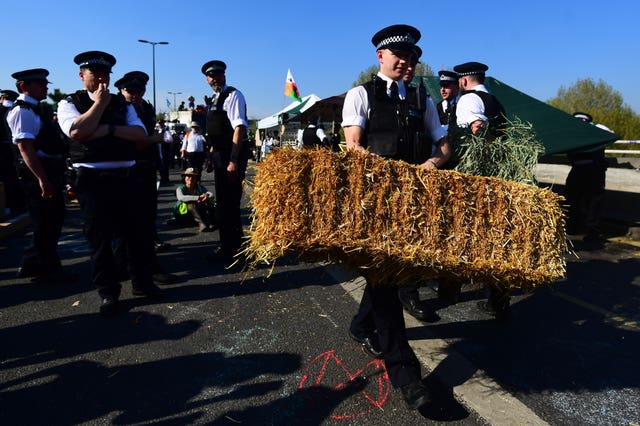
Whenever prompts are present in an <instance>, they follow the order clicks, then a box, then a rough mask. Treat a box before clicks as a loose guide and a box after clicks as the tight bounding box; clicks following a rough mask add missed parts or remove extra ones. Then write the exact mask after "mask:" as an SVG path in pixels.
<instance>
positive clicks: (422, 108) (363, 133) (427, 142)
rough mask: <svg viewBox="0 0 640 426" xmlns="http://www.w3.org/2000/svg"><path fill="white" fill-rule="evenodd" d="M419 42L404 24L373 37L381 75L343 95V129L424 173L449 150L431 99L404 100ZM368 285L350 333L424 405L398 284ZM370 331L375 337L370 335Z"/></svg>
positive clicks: (352, 142)
mask: <svg viewBox="0 0 640 426" xmlns="http://www.w3.org/2000/svg"><path fill="white" fill-rule="evenodd" d="M419 39H420V32H419V31H418V30H417V29H416V28H414V27H411V26H408V25H393V26H390V27H387V28H384V29H382V30H380V31H379V32H377V33H376V34H375V35H374V36H373V38H372V40H371V41H372V43H373V45H374V46H375V48H376V55H377V58H378V61H379V63H380V71H379V72H378V74H377V75H376V76H374V77H373V78H372V80H371V81H369V82H367V83H365V84H363V85H360V86H357V87H355V88H352V89H350V90H349V91H348V92H347V94H346V96H345V100H344V106H343V111H342V126H343V128H344V135H345V139H346V143H347V149H349V150H354V151H363V152H365V151H366V150H367V149H369V150H370V151H371V152H372V153H374V154H377V155H379V156H381V157H384V158H390V159H396V160H404V161H407V162H409V163H413V164H419V165H420V167H423V168H425V169H436V168H438V167H440V166H442V165H443V164H444V163H445V161H446V160H447V158H448V156H449V155H450V152H449V147H448V143H447V141H446V132H445V130H444V129H443V128H442V127H441V126H440V121H439V119H438V114H437V111H436V108H435V105H434V104H433V101H430V100H429V99H425V100H424V101H425V103H424V104H420V103H418V102H417V99H416V97H414V96H408V92H407V88H406V86H405V85H404V83H403V82H402V77H403V75H404V74H405V73H406V71H407V67H408V65H409V64H410V61H411V59H412V56H413V50H414V46H415V43H416V42H417V41H418V40H419ZM412 98H413V99H412ZM425 153H426V155H425ZM370 274H375V271H371V272H370ZM368 276H370V275H369V274H367V275H365V278H367V277H368ZM367 281H368V283H367V285H366V286H365V290H364V294H363V297H362V301H361V302H360V307H359V310H358V313H357V314H356V316H355V317H354V318H353V321H352V322H351V326H350V328H349V332H350V335H351V336H352V338H354V339H355V340H357V341H359V342H361V343H363V344H364V345H365V349H367V347H369V348H371V347H372V343H374V342H376V340H377V343H379V349H380V351H381V352H382V356H383V358H384V361H385V365H386V367H387V371H388V373H389V379H390V381H391V384H392V385H393V386H394V387H395V388H400V390H401V392H402V395H403V397H404V399H405V401H406V403H407V406H408V407H409V408H411V409H416V408H418V407H420V406H422V405H424V404H425V403H427V402H429V400H430V395H429V392H428V390H427V388H426V387H425V386H424V385H423V384H422V381H421V372H420V363H419V362H418V359H417V358H416V356H415V354H414V352H413V350H412V349H411V347H410V346H409V342H408V340H407V335H406V330H405V324H404V317H403V313H402V304H401V303H400V300H399V298H398V290H397V286H396V285H395V284H394V283H379V284H378V285H375V286H373V285H371V284H370V283H369V281H370V280H367ZM372 323H373V326H372ZM372 329H375V330H376V333H375V334H371V330H372Z"/></svg>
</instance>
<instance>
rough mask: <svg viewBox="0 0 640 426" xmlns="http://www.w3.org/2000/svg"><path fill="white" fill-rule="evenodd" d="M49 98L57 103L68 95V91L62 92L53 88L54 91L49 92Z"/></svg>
mask: <svg viewBox="0 0 640 426" xmlns="http://www.w3.org/2000/svg"><path fill="white" fill-rule="evenodd" d="M48 96H49V99H51V100H52V101H53V103H54V104H57V103H58V102H60V101H61V100H63V99H64V98H66V97H67V94H66V93H62V92H61V91H60V89H53V93H49V95H48Z"/></svg>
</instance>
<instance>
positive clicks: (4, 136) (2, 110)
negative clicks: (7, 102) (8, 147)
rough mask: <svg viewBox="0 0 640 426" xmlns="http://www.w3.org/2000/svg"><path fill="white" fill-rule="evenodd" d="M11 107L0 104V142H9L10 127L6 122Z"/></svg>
mask: <svg viewBox="0 0 640 426" xmlns="http://www.w3.org/2000/svg"><path fill="white" fill-rule="evenodd" d="M10 109H11V108H10V107H7V106H4V105H0V143H2V142H11V139H12V138H11V128H10V127H9V124H8V123H7V114H8V113H9V110H10Z"/></svg>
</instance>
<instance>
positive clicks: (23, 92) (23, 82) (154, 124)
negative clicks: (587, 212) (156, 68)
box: [0, 25, 592, 409]
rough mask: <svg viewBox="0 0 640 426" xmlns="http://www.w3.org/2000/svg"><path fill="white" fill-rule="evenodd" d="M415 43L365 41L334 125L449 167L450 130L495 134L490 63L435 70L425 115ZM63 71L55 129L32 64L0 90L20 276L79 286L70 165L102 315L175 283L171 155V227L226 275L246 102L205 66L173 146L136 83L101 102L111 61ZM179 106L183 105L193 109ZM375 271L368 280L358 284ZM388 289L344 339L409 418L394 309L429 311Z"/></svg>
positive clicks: (498, 119) (236, 226) (134, 78)
mask: <svg viewBox="0 0 640 426" xmlns="http://www.w3.org/2000/svg"><path fill="white" fill-rule="evenodd" d="M420 36H421V34H420V31H419V30H417V29H416V28H414V27H411V26H408V25H393V26H390V27H386V28H384V29H382V30H380V31H379V32H377V33H376V34H375V35H374V36H373V38H372V40H371V41H372V43H373V45H374V47H375V54H376V58H377V60H378V62H379V71H378V73H377V74H376V75H374V76H372V79H371V80H370V81H368V82H366V83H364V84H362V85H359V86H356V87H354V88H352V89H350V90H349V91H348V92H347V94H346V97H345V100H344V106H343V113H342V126H343V129H344V136H345V140H346V148H347V149H348V150H355V151H363V152H369V153H372V154H375V155H378V156H381V157H383V158H388V159H395V160H402V161H406V162H408V163H411V164H415V165H417V166H418V167H421V168H424V169H427V170H437V169H442V168H448V167H451V164H450V161H449V160H450V158H451V156H452V144H451V140H450V136H449V134H450V133H451V130H452V129H453V128H457V129H462V130H464V131H467V132H470V133H472V134H475V135H483V134H485V132H486V130H487V129H492V130H497V131H499V130H500V129H501V128H503V126H504V125H505V111H504V108H503V107H502V105H501V103H500V102H499V100H498V99H497V98H496V97H495V96H493V95H492V94H490V93H489V92H488V90H487V88H486V87H485V86H484V84H483V83H484V76H485V72H486V71H487V69H488V67H487V66H486V65H484V64H481V63H478V62H467V63H464V64H460V65H457V66H455V67H453V71H448V70H442V71H440V72H439V73H438V74H439V80H440V87H441V95H442V98H443V100H442V101H441V102H440V103H439V104H438V105H435V104H434V102H433V100H432V99H431V98H430V97H429V96H426V93H425V92H424V87H423V86H421V85H413V84H412V80H413V77H414V73H415V69H416V66H417V64H418V62H419V60H420V58H421V55H422V51H421V49H420V47H419V46H418V45H417V42H418V41H419V40H420ZM74 62H75V63H76V64H77V65H78V67H79V73H78V76H79V79H80V82H81V85H82V89H83V90H80V91H78V92H76V93H74V94H71V95H69V96H68V97H66V98H65V99H63V100H62V101H60V103H59V105H58V111H57V118H58V121H57V122H56V121H54V119H53V114H52V111H51V110H50V109H48V108H47V104H45V103H43V102H41V101H42V100H44V99H46V97H47V86H48V83H49V81H48V79H47V77H48V75H49V72H48V71H47V70H46V69H43V68H38V69H30V70H24V71H18V72H15V73H14V74H12V76H13V78H15V80H16V88H17V91H18V92H17V93H16V92H12V91H8V90H5V91H2V92H1V94H2V98H1V99H0V100H1V101H2V105H3V106H2V108H3V109H2V114H3V115H4V116H6V119H5V118H4V117H3V120H2V121H3V122H6V123H7V126H6V127H4V128H2V127H3V126H0V128H2V130H3V132H4V133H3V134H2V135H0V136H1V138H2V140H1V141H0V142H1V144H0V148H2V151H1V152H0V155H1V156H0V159H1V160H2V171H3V176H2V179H3V181H4V182H5V186H6V187H7V198H8V201H9V207H10V209H11V211H12V212H15V213H18V212H20V211H24V210H28V212H29V214H30V216H31V218H32V223H33V239H32V242H31V244H30V246H29V247H28V248H27V249H26V250H25V252H24V255H23V257H22V260H21V263H20V265H19V269H18V276H19V277H24V278H31V279H33V280H36V281H39V282H43V283H62V282H70V281H74V280H77V279H78V276H77V275H76V274H74V273H72V272H70V271H67V270H65V269H64V268H63V267H62V265H61V262H60V258H59V256H58V253H57V249H56V247H57V243H58V239H59V237H60V233H61V230H62V225H63V221H64V212H65V200H64V197H63V193H64V189H65V184H66V177H65V176H66V171H67V167H66V162H67V160H69V161H70V163H71V164H72V166H73V169H74V170H75V180H74V182H73V185H74V189H75V192H76V193H77V196H78V201H79V204H80V210H81V213H82V215H83V219H84V233H85V236H86V239H87V240H88V242H89V246H90V250H91V268H92V272H91V282H92V284H93V285H94V286H95V288H96V289H97V292H98V294H99V296H100V305H99V311H100V313H101V314H102V315H104V316H106V317H109V316H113V315H116V314H117V313H118V310H119V298H120V292H121V282H122V281H123V279H125V278H127V279H131V285H132V292H133V294H134V295H136V296H143V297H149V298H161V297H162V295H163V291H162V289H161V288H160V287H159V286H158V284H166V283H172V282H176V281H177V278H176V276H175V275H173V274H171V273H168V272H166V271H165V270H164V269H163V268H162V267H161V266H160V264H159V262H158V260H157V257H156V252H157V251H158V250H159V249H162V247H164V246H166V244H165V243H163V242H162V241H160V240H159V237H158V232H157V230H156V218H157V185H156V181H157V176H158V173H159V176H160V182H161V183H167V182H169V169H170V168H171V167H175V165H176V161H177V160H178V159H179V160H180V162H181V165H180V166H181V168H182V170H183V172H182V174H181V176H182V179H183V184H181V185H180V186H179V187H178V188H177V189H176V206H175V208H174V212H173V213H174V219H173V220H174V221H176V222H180V223H190V224H195V225H197V226H198V227H199V230H200V231H201V232H210V231H213V230H214V229H216V228H217V229H218V230H219V240H220V245H219V246H218V247H217V248H216V249H214V250H212V252H211V253H210V255H209V256H208V257H207V259H208V260H210V261H211V262H220V263H223V264H225V265H230V264H232V263H234V261H235V260H236V259H237V256H238V253H239V251H240V247H241V243H242V239H243V235H244V234H243V230H242V224H241V220H240V202H241V198H242V191H243V189H242V188H243V186H242V182H243V180H244V178H245V174H246V168H247V162H248V159H249V157H250V154H249V144H248V141H247V127H248V122H247V115H246V102H245V98H244V96H243V94H242V92H240V91H239V90H238V89H236V88H234V87H232V86H229V85H228V84H227V81H226V68H227V66H226V64H225V63H224V62H222V61H220V60H212V61H208V62H206V63H205V64H204V65H203V66H202V68H201V72H202V74H203V75H204V80H205V82H206V83H207V84H208V85H209V86H210V88H211V90H212V96H211V97H206V99H207V105H206V122H205V123H203V124H204V125H205V127H206V132H203V129H202V124H201V123H198V122H193V123H191V126H190V130H189V132H188V133H187V134H186V135H184V137H183V138H182V139H181V140H180V139H179V138H177V135H176V134H175V133H174V132H172V131H170V130H169V129H168V128H167V127H166V123H165V122H164V121H162V120H160V121H157V120H156V112H155V111H154V109H153V106H152V105H150V104H149V103H148V102H146V101H145V100H144V99H143V96H144V94H145V90H146V85H147V82H148V80H149V76H148V75H147V74H146V73H144V72H141V71H130V72H127V73H125V74H123V76H122V77H121V78H120V79H118V80H117V81H116V82H115V84H114V85H115V87H116V88H117V90H118V91H117V93H112V92H110V91H109V83H110V80H111V72H112V69H113V67H114V66H115V64H116V58H115V57H114V56H112V55H111V54H109V53H106V52H101V51H88V52H83V53H80V54H78V55H76V56H75V58H74ZM189 101H190V105H189V107H188V108H193V107H194V106H193V105H191V104H192V103H193V99H192V98H190V99H189ZM582 115H583V116H584V115H586V114H584V113H582ZM578 118H580V117H578ZM589 118H590V117H589ZM336 139H337V138H336V134H333V135H331V136H328V135H327V134H326V133H325V132H324V130H323V129H322V128H321V126H320V124H319V117H317V116H311V117H308V120H307V123H306V127H305V128H304V129H301V130H300V132H299V136H298V146H299V148H301V149H318V148H327V149H334V150H338V147H337V142H338V140H336ZM178 141H179V142H178ZM177 143H179V144H180V148H179V150H176V146H177ZM278 145H279V135H278V134H277V133H274V134H271V135H269V137H268V138H265V140H264V141H263V143H262V153H261V155H259V157H260V158H264V157H265V156H267V155H268V153H269V150H270V149H273V148H274V147H277V146H278ZM582 160H584V158H580V159H578V160H576V161H582ZM583 163H584V161H583ZM589 164H592V163H589ZM203 169H204V170H207V171H210V172H213V174H214V177H215V189H214V191H213V192H212V191H209V190H208V189H207V188H205V187H204V186H202V184H201V183H200V178H201V174H202V172H203ZM13 170H15V171H16V174H15V176H14V175H13V174H12V173H10V172H11V171H13ZM18 181H20V185H21V186H20V187H21V188H22V190H21V191H17V186H16V185H17V182H18ZM122 205H127V206H128V208H127V209H122V208H121V206H122ZM590 218H591V216H590ZM587 225H588V223H587ZM375 273H376V271H375V270H370V271H367V272H365V273H364V276H365V278H367V277H368V276H370V275H369V274H375ZM386 284H387V285H376V286H373V285H369V284H367V286H366V287H365V290H364V295H363V297H362V300H361V302H360V305H359V308H358V311H357V313H356V314H355V316H354V317H353V320H352V322H351V324H350V326H349V327H348V333H349V335H350V336H351V337H352V338H353V339H354V340H356V341H357V342H359V343H360V344H362V345H363V346H364V348H365V349H366V351H367V352H368V353H370V354H371V355H372V356H374V357H377V358H382V359H384V362H385V365H386V368H387V371H388V373H389V379H390V381H391V383H392V385H393V386H394V387H396V388H399V389H400V390H401V393H402V396H403V397H404V399H405V401H406V403H407V406H408V407H409V408H412V409H416V408H418V407H420V406H422V405H424V404H425V403H427V402H428V401H430V400H431V395H430V393H429V390H428V389H427V387H426V386H425V385H424V384H423V382H422V378H421V371H420V363H419V362H418V359H417V357H416V356H415V354H414V352H413V350H412V349H411V347H410V346H409V343H408V339H407V335H406V332H405V324H404V317H403V309H404V310H407V311H408V312H409V313H410V314H411V315H413V316H415V317H416V318H418V319H421V320H427V319H428V318H429V316H430V313H429V312H427V310H426V309H425V308H424V307H423V306H422V304H421V303H420V300H419V299H418V291H417V287H416V286H411V285H408V286H404V287H401V288H400V289H398V288H397V286H396V285H395V284H394V283H386ZM460 286H461V283H456V282H445V281H441V282H440V284H439V288H438V293H439V296H440V297H442V298H443V299H445V300H447V301H448V302H449V303H455V302H456V301H457V300H458V295H459V293H460ZM487 292H488V298H487V301H482V303H480V304H479V307H480V308H481V309H483V310H484V311H486V312H488V313H490V314H492V315H494V316H495V317H497V318H507V317H508V316H509V295H508V293H507V292H506V291H504V290H501V289H500V288H499V287H494V286H491V287H488V288H487Z"/></svg>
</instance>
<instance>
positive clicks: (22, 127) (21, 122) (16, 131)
mask: <svg viewBox="0 0 640 426" xmlns="http://www.w3.org/2000/svg"><path fill="white" fill-rule="evenodd" d="M18 100H22V101H25V102H26V103H28V104H31V105H33V106H37V105H38V100H37V99H34V98H32V97H31V96H26V95H24V94H20V96H18ZM7 124H8V125H9V128H10V129H11V135H12V139H13V143H14V144H17V142H16V140H18V139H35V138H36V136H37V135H38V133H40V129H41V128H42V122H41V120H40V117H39V116H38V114H36V113H35V112H34V111H32V110H30V109H28V108H21V107H19V106H17V107H15V108H13V109H10V110H9V112H8V113H7Z"/></svg>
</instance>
